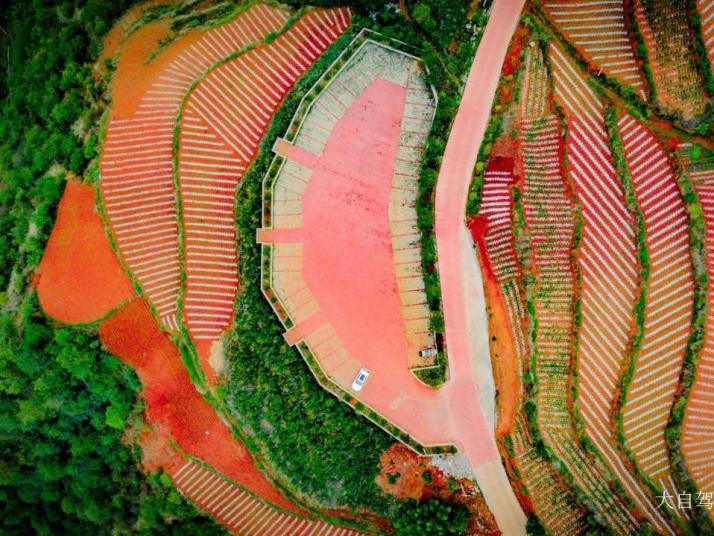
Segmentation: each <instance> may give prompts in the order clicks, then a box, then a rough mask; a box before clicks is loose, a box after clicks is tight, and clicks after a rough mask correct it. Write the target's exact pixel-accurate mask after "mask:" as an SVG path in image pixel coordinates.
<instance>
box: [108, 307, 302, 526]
mask: <svg viewBox="0 0 714 536" xmlns="http://www.w3.org/2000/svg"><path fill="white" fill-rule="evenodd" d="M99 337H100V339H101V341H102V343H103V344H104V345H105V346H106V347H107V349H108V350H109V351H110V352H111V353H112V354H114V355H116V356H117V357H119V358H120V359H122V360H123V361H124V362H126V363H127V364H128V365H130V366H131V367H132V368H134V369H135V370H136V372H137V374H138V375H139V377H140V378H141V381H142V383H143V384H144V398H145V399H146V406H147V409H146V413H147V416H148V418H149V421H150V422H151V423H152V424H154V425H155V426H157V427H158V429H159V430H160V431H161V433H162V434H166V435H168V436H170V437H171V438H172V439H173V440H174V441H176V442H177V443H178V444H179V446H180V447H181V449H182V450H183V451H184V452H186V453H188V454H191V455H193V456H196V457H198V458H200V459H201V460H203V461H204V462H206V463H208V464H210V465H211V466H213V467H214V468H215V469H216V470H218V471H220V472H221V473H223V474H225V475H226V476H228V477H230V478H231V479H233V480H235V481H236V482H238V483H239V484H242V485H244V486H246V487H247V488H248V489H250V490H252V491H253V492H254V493H256V494H258V495H260V496H261V497H263V498H265V499H267V500H269V501H271V502H272V503H274V504H276V505H278V506H281V507H282V508H285V509H286V510H290V511H293V512H301V510H300V509H298V508H297V507H296V506H295V505H294V504H293V503H291V502H289V501H287V500H285V498H284V497H283V496H282V495H281V494H280V493H278V491H277V490H276V489H275V488H274V487H273V485H272V484H271V483H270V482H268V480H267V479H266V478H265V476H264V475H263V474H262V473H261V472H260V471H259V470H258V469H257V467H256V466H255V464H254V463H253V460H252V458H251V457H250V454H249V453H248V451H247V450H246V448H245V447H244V446H243V444H242V443H241V442H239V441H237V440H236V439H233V437H232V435H231V431H230V430H229V428H228V427H227V426H226V425H225V424H224V423H223V422H222V421H221V420H220V419H219V418H218V416H217V414H216V412H215V410H214V409H213V408H212V407H211V406H210V405H209V404H208V403H207V402H206V401H205V400H204V399H203V398H202V397H201V395H200V394H199V393H198V391H196V388H195V387H194V386H193V384H192V383H191V380H190V379H189V376H188V373H187V372H186V369H185V367H184V365H183V363H182V362H181V357H180V356H179V353H178V350H177V349H176V346H175V345H174V344H173V343H172V342H171V340H170V339H169V337H168V335H166V333H163V332H162V331H160V330H159V328H158V326H157V325H156V322H155V320H154V318H153V316H152V315H151V312H150V311H149V308H148V306H147V305H146V303H145V302H144V300H142V299H140V298H137V299H135V300H133V301H132V302H131V303H129V304H128V305H126V306H125V307H123V308H122V309H120V310H119V311H117V312H116V313H115V314H114V315H112V316H111V317H109V318H108V319H107V320H105V321H104V322H102V324H101V325H100V326H99Z"/></svg>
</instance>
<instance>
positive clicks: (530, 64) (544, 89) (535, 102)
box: [519, 47, 548, 117]
mask: <svg viewBox="0 0 714 536" xmlns="http://www.w3.org/2000/svg"><path fill="white" fill-rule="evenodd" d="M521 86H522V90H521V99H520V103H519V104H520V108H519V113H520V115H521V117H543V116H544V115H545V114H546V107H547V102H546V95H547V93H548V72H547V71H546V70H545V68H544V63H543V52H542V51H541V49H540V47H529V48H528V49H527V50H526V56H525V61H524V67H523V81H522V82H521Z"/></svg>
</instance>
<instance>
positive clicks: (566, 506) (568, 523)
mask: <svg viewBox="0 0 714 536" xmlns="http://www.w3.org/2000/svg"><path fill="white" fill-rule="evenodd" d="M514 427H515V431H514V433H513V434H512V435H511V437H512V439H513V449H514V451H515V462H516V467H517V468H518V472H519V477H520V481H521V482H522V483H523V485H525V487H526V489H527V490H528V494H529V498H530V500H531V502H532V503H533V508H534V510H535V512H536V515H537V516H538V519H539V520H540V521H541V523H543V525H544V526H545V527H546V528H547V529H548V531H549V533H550V534H557V535H558V536H576V535H579V534H584V533H585V531H586V529H587V524H586V519H585V518H586V516H587V511H586V510H585V509H584V508H582V507H581V506H578V505H577V503H576V502H575V497H574V496H573V494H572V491H571V490H570V489H569V488H568V486H567V485H565V484H564V483H563V480H562V477H560V476H559V475H557V474H556V472H555V469H554V468H553V466H552V465H551V464H550V463H549V462H548V461H546V460H545V459H543V458H542V457H541V456H539V455H538V454H537V453H536V451H535V448H534V446H533V443H532V440H531V436H530V433H529V432H528V423H527V422H526V419H525V416H524V415H523V413H521V414H520V415H519V417H518V418H517V419H516V422H515V423H514Z"/></svg>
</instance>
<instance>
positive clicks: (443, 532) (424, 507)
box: [393, 499, 469, 536]
mask: <svg viewBox="0 0 714 536" xmlns="http://www.w3.org/2000/svg"><path fill="white" fill-rule="evenodd" d="M468 522H469V512H468V510H467V509H466V507H465V506H462V505H460V504H449V503H445V502H442V501H438V500H434V499H431V500H427V501H423V502H417V501H414V500H411V499H410V500H409V501H407V502H405V503H403V504H402V505H401V507H400V508H399V509H398V510H397V511H396V513H395V515H394V518H393V525H394V534H395V536H448V535H452V534H454V535H455V534H463V533H464V532H465V531H466V528H467V526H468Z"/></svg>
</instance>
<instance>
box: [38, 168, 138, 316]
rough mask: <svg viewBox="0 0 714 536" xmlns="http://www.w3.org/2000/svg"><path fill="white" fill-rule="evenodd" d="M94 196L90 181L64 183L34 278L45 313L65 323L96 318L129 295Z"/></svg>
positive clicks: (129, 288) (131, 293) (132, 291)
mask: <svg viewBox="0 0 714 536" xmlns="http://www.w3.org/2000/svg"><path fill="white" fill-rule="evenodd" d="M94 200H95V191H94V187H93V186H92V185H89V184H81V183H80V182H78V181H76V180H74V179H70V180H68V181H67V186H66V187H65V191H64V194H63V195H62V200H61V201H60V204H59V208H58V210H57V221H56V223H55V226H54V228H53V229H52V234H51V235H50V239H49V241H48V242H47V249H46V250H45V254H44V256H43V257H42V262H41V263H40V266H39V268H38V270H37V276H36V279H35V284H36V286H37V294H38V297H39V300H40V305H41V306H42V309H43V310H44V311H45V313H47V314H48V315H49V316H51V317H52V318H54V319H55V320H59V321H61V322H66V323H69V324H73V323H88V322H94V321H96V320H99V319H100V318H101V317H103V316H104V315H106V314H107V313H108V312H109V311H111V310H112V309H114V308H115V307H117V306H119V305H120V304H121V303H122V302H124V301H126V300H128V299H130V298H131V297H132V296H133V295H134V288H133V286H132V284H131V281H130V280H129V278H128V277H127V275H126V273H125V272H124V270H123V269H122V267H121V265H120V264H119V261H117V258H116V255H115V254H114V251H112V248H111V246H110V245H109V242H108V240H107V236H106V234H105V233H104V226H103V225H102V220H101V218H100V217H99V214H97V211H96V209H95V206H94Z"/></svg>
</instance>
